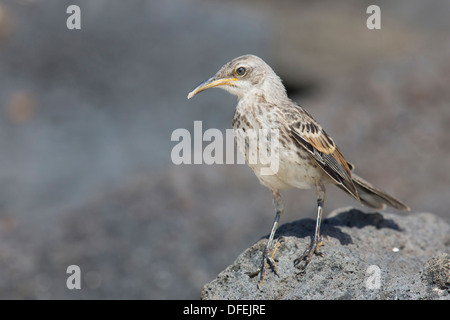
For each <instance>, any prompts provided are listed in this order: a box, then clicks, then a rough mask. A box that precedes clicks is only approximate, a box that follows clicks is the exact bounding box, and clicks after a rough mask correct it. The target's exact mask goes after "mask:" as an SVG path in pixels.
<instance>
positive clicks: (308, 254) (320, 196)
mask: <svg viewBox="0 0 450 320" xmlns="http://www.w3.org/2000/svg"><path fill="white" fill-rule="evenodd" d="M316 196H317V220H316V230H315V232H314V238H313V239H311V244H310V245H309V248H308V249H306V250H305V252H304V253H303V255H302V256H301V257H300V258H298V259H295V261H294V265H295V266H296V267H298V266H299V264H300V263H301V262H302V261H303V260H304V261H305V264H304V265H303V268H302V269H303V270H304V269H305V268H306V266H307V265H308V264H309V262H310V261H311V259H312V256H313V255H314V253H316V254H318V255H320V256H323V254H322V253H321V252H319V247H320V246H322V245H323V242H322V237H321V236H320V224H321V220H322V210H323V204H324V202H325V186H324V185H323V183H322V182H320V181H319V182H317V183H316Z"/></svg>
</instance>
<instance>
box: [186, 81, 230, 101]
mask: <svg viewBox="0 0 450 320" xmlns="http://www.w3.org/2000/svg"><path fill="white" fill-rule="evenodd" d="M237 80H238V78H218V77H216V76H214V77H212V78H209V79H208V80H206V81H203V82H202V83H200V84H199V85H198V86H197V87H196V88H195V89H194V90H192V91H191V92H189V94H188V96H187V98H188V99H190V98H192V97H193V96H195V95H196V94H197V93H200V92H202V91H204V90H206V89H209V88H214V87H217V86H223V85H233V81H237Z"/></svg>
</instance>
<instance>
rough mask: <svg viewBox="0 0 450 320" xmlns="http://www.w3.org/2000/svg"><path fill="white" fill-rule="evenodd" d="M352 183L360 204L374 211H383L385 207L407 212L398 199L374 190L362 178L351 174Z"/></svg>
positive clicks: (407, 209) (405, 206) (406, 208)
mask: <svg viewBox="0 0 450 320" xmlns="http://www.w3.org/2000/svg"><path fill="white" fill-rule="evenodd" d="M352 181H353V183H354V185H355V187H356V189H357V190H358V194H359V200H360V202H361V203H362V204H364V205H367V206H369V207H372V208H375V209H384V208H385V207H386V205H388V206H390V207H393V208H395V209H398V210H403V211H409V210H410V209H409V207H408V206H407V205H405V204H404V203H403V202H401V201H400V200H398V199H395V198H394V197H392V196H390V195H388V194H386V193H385V192H383V191H381V190H379V189H377V188H375V187H374V186H372V185H371V184H370V183H369V182H367V181H365V180H364V179H363V178H361V177H358V176H357V175H356V174H354V173H353V172H352Z"/></svg>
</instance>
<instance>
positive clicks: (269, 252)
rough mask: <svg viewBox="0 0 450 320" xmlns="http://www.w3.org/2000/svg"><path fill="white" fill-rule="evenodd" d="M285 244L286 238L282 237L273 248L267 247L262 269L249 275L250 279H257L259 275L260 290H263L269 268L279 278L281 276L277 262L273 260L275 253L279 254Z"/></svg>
mask: <svg viewBox="0 0 450 320" xmlns="http://www.w3.org/2000/svg"><path fill="white" fill-rule="evenodd" d="M283 242H284V238H283V237H280V238H279V239H278V240H277V241H275V242H274V243H273V245H271V246H267V247H266V248H265V249H264V252H263V256H262V260H261V267H260V268H259V269H258V270H257V271H255V272H251V273H248V275H249V277H250V278H253V277H256V276H257V275H258V274H259V281H258V286H257V287H258V289H261V287H262V285H263V283H264V279H265V277H266V272H267V266H269V267H270V269H271V270H272V271H273V273H275V275H277V276H278V277H279V276H280V274H279V273H278V269H277V265H276V264H275V260H274V259H273V257H274V255H275V253H276V252H277V250H278V248H279V247H280V245H281V244H282V243H283Z"/></svg>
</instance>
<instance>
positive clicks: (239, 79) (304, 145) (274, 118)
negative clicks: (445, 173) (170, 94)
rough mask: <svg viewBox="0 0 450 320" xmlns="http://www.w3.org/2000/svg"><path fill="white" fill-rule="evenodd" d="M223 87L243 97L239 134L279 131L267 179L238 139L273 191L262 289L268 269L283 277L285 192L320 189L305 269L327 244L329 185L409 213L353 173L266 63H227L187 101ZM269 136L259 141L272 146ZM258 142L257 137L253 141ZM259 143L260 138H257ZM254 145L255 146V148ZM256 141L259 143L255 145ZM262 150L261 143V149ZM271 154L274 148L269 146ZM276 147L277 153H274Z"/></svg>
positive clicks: (252, 59) (250, 59) (253, 59)
mask: <svg viewBox="0 0 450 320" xmlns="http://www.w3.org/2000/svg"><path fill="white" fill-rule="evenodd" d="M213 87H220V88H222V89H224V90H226V91H228V92H230V93H231V94H234V95H236V96H237V97H238V104H237V106H236V111H235V114H234V117H233V122H232V126H233V129H234V131H235V133H236V132H238V131H244V132H248V131H251V130H261V129H262V130H265V131H264V132H273V130H276V132H278V138H279V139H278V140H279V141H278V146H279V148H278V154H277V155H276V156H277V158H276V160H277V161H278V166H277V170H276V171H274V172H272V174H267V173H266V174H262V171H261V167H262V165H261V163H259V162H256V163H255V162H249V161H248V159H249V156H248V152H247V153H246V150H248V147H249V140H248V139H247V140H245V139H236V142H237V145H238V148H239V150H241V151H242V152H244V153H245V158H246V161H247V164H248V165H249V166H250V168H251V169H252V170H253V171H254V173H255V174H256V176H257V177H258V179H259V180H260V182H261V183H262V184H263V185H265V186H266V187H268V188H269V189H270V190H271V191H272V196H273V203H274V206H275V211H276V215H275V220H274V222H273V226H272V230H271V232H270V236H269V239H268V241H267V244H266V246H265V249H264V252H263V256H262V261H261V267H260V269H259V270H258V271H257V272H256V273H254V275H257V274H258V273H260V278H259V281H258V288H260V287H261V285H262V284H263V282H264V278H265V275H266V269H267V265H269V266H270V268H271V269H272V271H273V272H274V273H275V274H276V275H279V273H278V270H277V268H276V265H275V262H274V260H273V256H274V254H275V252H276V250H277V248H278V246H279V244H280V241H279V240H276V241H274V235H275V232H276V230H277V227H278V222H279V220H280V216H281V215H282V214H283V211H284V205H283V200H282V198H281V195H280V190H282V189H289V188H300V189H309V188H315V190H316V196H317V220H316V228H315V233H314V237H313V238H311V244H310V246H309V248H307V249H306V250H305V252H304V253H303V254H302V255H301V256H300V257H299V258H298V259H296V260H295V261H294V264H295V266H297V267H300V264H301V262H302V261H304V264H303V268H306V266H307V265H308V263H309V262H310V261H311V258H312V256H313V255H314V253H316V254H319V255H320V252H319V250H318V249H319V247H320V246H321V245H322V244H323V242H322V237H321V236H320V224H321V217H322V208H323V204H324V201H325V184H334V185H336V186H338V187H339V188H341V189H342V190H343V191H345V192H346V193H348V194H349V195H351V196H352V197H353V198H355V199H356V200H358V201H359V202H361V203H362V204H364V205H367V206H369V207H372V208H376V209H383V208H384V207H385V206H386V205H388V206H391V207H393V208H396V209H399V210H404V211H409V208H408V206H406V205H405V204H403V203H402V202H401V201H399V200H397V199H395V198H394V197H392V196H390V195H388V194H386V193H385V192H383V191H381V190H379V189H377V188H375V187H374V186H372V185H371V184H370V183H368V182H367V181H365V180H363V179H362V178H360V177H358V176H357V175H356V174H355V173H353V172H352V170H353V168H354V166H353V165H352V164H351V163H349V162H347V161H346V160H345V158H344V156H343V155H342V153H341V151H340V150H339V148H338V147H337V146H336V144H335V142H334V141H333V139H332V138H331V137H330V136H329V135H328V134H327V133H326V132H325V130H323V128H322V127H321V126H320V125H319V124H318V123H317V122H316V121H315V120H314V119H313V118H312V117H311V116H310V115H309V114H308V112H306V111H305V110H304V109H303V108H302V107H301V106H299V105H298V104H296V103H295V102H293V101H292V100H291V99H289V98H288V96H287V94H286V89H285V88H284V86H283V84H282V82H281V79H280V78H279V77H278V76H277V75H276V74H275V72H274V71H273V70H272V68H271V67H270V66H268V65H267V64H266V63H265V62H264V61H263V60H262V59H261V58H259V57H257V56H254V55H244V56H241V57H238V58H235V59H233V60H232V61H230V62H228V63H226V64H225V65H224V66H223V67H222V68H221V69H220V70H219V71H218V72H217V73H216V74H215V75H214V76H213V77H212V78H210V79H208V80H206V81H204V82H202V83H201V84H200V85H198V86H197V87H196V88H195V89H194V90H193V91H192V92H190V93H189V95H188V99H190V98H192V97H193V96H195V95H196V94H198V93H199V92H201V91H204V90H206V89H208V88H213ZM235 136H236V134H235ZM269 136H270V134H266V135H265V136H264V135H259V136H258V139H263V140H266V142H268V140H269V138H270V137H269ZM253 137H255V135H254V136H253ZM254 139H255V138H254ZM251 142H252V141H250V143H251ZM253 142H254V141H253ZM258 146H260V144H258ZM267 148H268V149H271V147H270V145H269V146H268V147H267ZM274 149H275V148H272V151H274Z"/></svg>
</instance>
